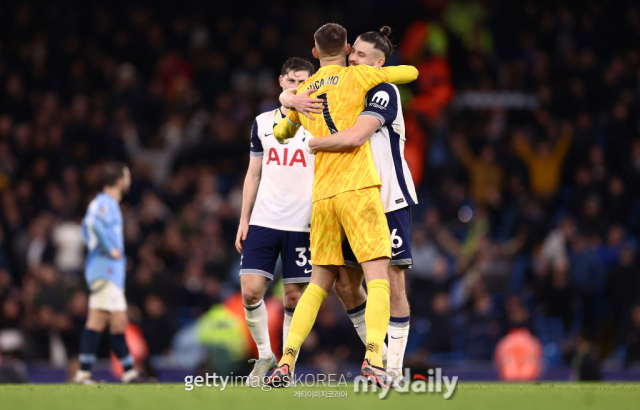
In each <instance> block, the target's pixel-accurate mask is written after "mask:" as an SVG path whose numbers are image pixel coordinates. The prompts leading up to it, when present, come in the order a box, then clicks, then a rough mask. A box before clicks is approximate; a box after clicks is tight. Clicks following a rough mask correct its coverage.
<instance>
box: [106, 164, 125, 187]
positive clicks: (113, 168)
mask: <svg viewBox="0 0 640 410" xmlns="http://www.w3.org/2000/svg"><path fill="white" fill-rule="evenodd" d="M126 167H127V164H125V163H124V162H119V161H110V162H107V163H106V164H104V167H103V168H102V185H103V186H105V187H107V186H114V185H115V184H116V182H118V180H119V179H120V178H122V177H124V169H125V168H126Z"/></svg>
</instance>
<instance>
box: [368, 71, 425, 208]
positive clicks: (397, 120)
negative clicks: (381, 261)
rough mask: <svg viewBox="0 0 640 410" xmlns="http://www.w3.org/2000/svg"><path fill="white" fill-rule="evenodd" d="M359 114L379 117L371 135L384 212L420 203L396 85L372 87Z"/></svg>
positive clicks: (386, 84)
mask: <svg viewBox="0 0 640 410" xmlns="http://www.w3.org/2000/svg"><path fill="white" fill-rule="evenodd" d="M360 115H368V116H372V117H375V118H377V119H379V120H380V123H381V124H382V125H381V127H380V129H379V130H378V131H376V132H375V133H374V134H373V136H371V139H370V144H371V155H372V156H373V162H374V163H375V165H376V170H377V171H378V175H379V176H380V181H381V182H382V186H381V187H380V199H381V200H382V206H383V207H384V212H385V213H387V212H392V211H396V210H398V209H401V208H404V207H406V206H410V205H415V204H417V203H418V198H417V195H416V188H415V186H414V184H413V178H412V177H411V171H410V170H409V166H408V165H407V161H406V160H405V159H404V144H405V141H406V137H405V127H404V117H403V115H402V105H401V103H400V92H399V91H398V88H397V87H396V86H395V85H393V84H388V83H384V84H380V85H377V86H375V87H374V88H372V89H371V90H369V92H368V93H367V96H366V99H365V108H364V111H362V113H360Z"/></svg>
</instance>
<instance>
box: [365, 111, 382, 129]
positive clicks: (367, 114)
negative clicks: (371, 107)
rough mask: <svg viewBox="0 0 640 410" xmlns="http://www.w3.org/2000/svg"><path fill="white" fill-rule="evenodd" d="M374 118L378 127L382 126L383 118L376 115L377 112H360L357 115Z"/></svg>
mask: <svg viewBox="0 0 640 410" xmlns="http://www.w3.org/2000/svg"><path fill="white" fill-rule="evenodd" d="M365 116H367V117H375V118H376V119H378V121H380V126H382V125H384V118H383V117H382V115H380V114H378V113H377V112H373V111H362V112H361V113H360V115H359V117H365Z"/></svg>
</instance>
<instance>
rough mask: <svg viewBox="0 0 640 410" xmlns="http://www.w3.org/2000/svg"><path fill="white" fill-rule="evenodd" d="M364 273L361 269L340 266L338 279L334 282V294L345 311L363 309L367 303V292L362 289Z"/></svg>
mask: <svg viewBox="0 0 640 410" xmlns="http://www.w3.org/2000/svg"><path fill="white" fill-rule="evenodd" d="M363 280H364V273H363V272H362V269H356V268H352V267H349V266H340V268H339V269H338V279H337V280H336V284H335V289H336V294H337V295H338V297H339V298H340V301H341V302H342V304H343V305H344V308H345V309H346V310H353V309H356V308H358V307H360V306H362V307H363V309H364V306H363V305H364V304H365V303H366V301H367V292H365V291H364V288H363V287H362V281H363Z"/></svg>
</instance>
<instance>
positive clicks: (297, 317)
mask: <svg viewBox="0 0 640 410" xmlns="http://www.w3.org/2000/svg"><path fill="white" fill-rule="evenodd" d="M388 287H389V285H387V288H388ZM326 298H327V292H325V290H324V289H322V288H321V287H320V286H318V285H316V284H315V283H310V284H309V286H307V289H305V291H304V293H303V294H302V297H301V298H300V300H299V301H298V305H297V306H296V310H295V312H293V319H291V327H290V328H289V336H288V337H287V342H286V345H285V348H284V354H283V355H282V359H281V360H280V363H278V366H282V365H283V364H288V365H289V367H290V368H291V369H293V367H294V366H295V362H296V356H297V354H298V350H299V349H300V346H302V342H304V339H306V338H307V336H308V335H309V332H310V331H311V328H312V327H313V323H314V322H315V321H316V316H318V311H319V310H320V306H321V305H322V302H324V300H325V299H326ZM387 299H388V298H387ZM387 302H388V301H387ZM388 313H389V306H388V303H387V322H389V317H388V316H389V315H388ZM387 325H388V323H387ZM387 325H385V329H386V328H387ZM382 339H384V335H383V336H382Z"/></svg>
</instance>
